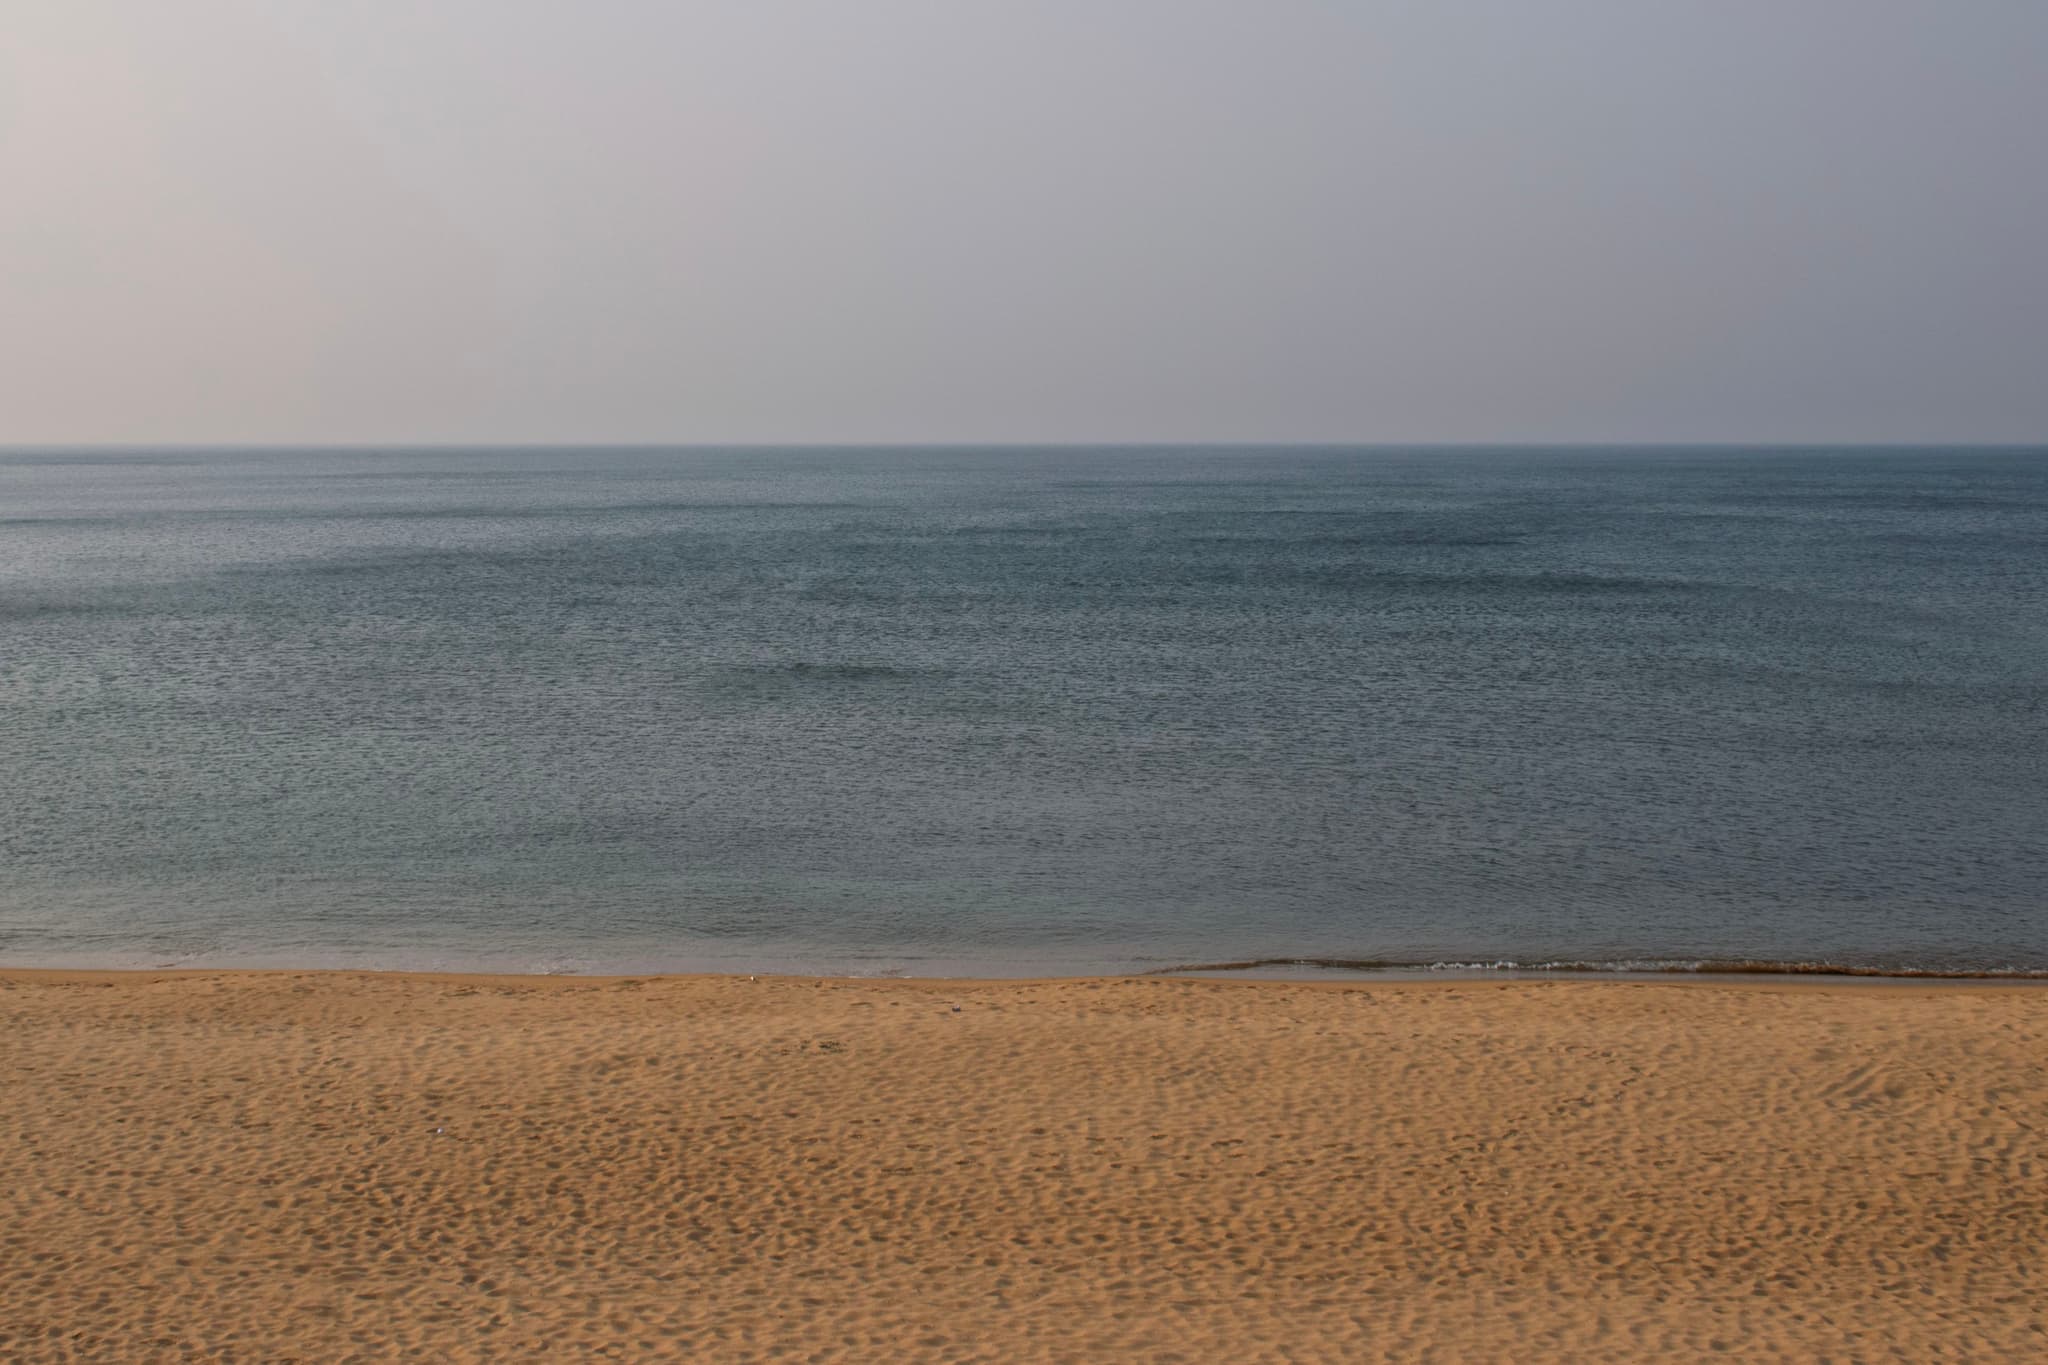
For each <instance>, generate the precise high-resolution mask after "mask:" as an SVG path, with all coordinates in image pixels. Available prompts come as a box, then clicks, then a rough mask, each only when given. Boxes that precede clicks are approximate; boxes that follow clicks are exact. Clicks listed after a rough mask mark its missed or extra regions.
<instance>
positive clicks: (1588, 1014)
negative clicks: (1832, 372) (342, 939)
mask: <svg viewBox="0 0 2048 1365" xmlns="http://www.w3.org/2000/svg"><path fill="white" fill-rule="evenodd" d="M0 1013H4V1016H5V1017H4V1021H0V1357H5V1358H7V1359H10V1360H24V1361H27V1360H54V1359H91V1360H123V1359H181V1358H188V1357H203V1358H220V1359H233V1360H275V1359H301V1360H342V1359H350V1358H364V1359H367V1358H373V1357H378V1358H382V1357H388V1356H391V1355H395V1354H399V1353H409V1354H413V1355H417V1356H419V1357H421V1358H429V1357H431V1358H443V1359H484V1358H499V1359H542V1358H545V1359H566V1358H577V1357H579V1356H583V1355H598V1354H605V1355H610V1356H613V1357H619V1358H653V1357H659V1356H675V1357H680V1356H684V1355H688V1356H690V1357H692V1358H698V1359H753V1358H759V1359H796V1360H803V1359H853V1360H866V1359H880V1358H902V1359H933V1360H941V1359H943V1360H953V1359H960V1360H986V1361H1017V1360H1037V1359H1047V1360H1101V1359H1137V1360H1160V1361H1165V1360H1187V1361H1194V1360H1225V1359H1300V1360H1306V1359H1333V1360H1334V1359H1344V1360H1372V1359H1394V1360H1424V1359H1435V1360H1477V1359H1517V1360H1531V1359H1559V1360H1564V1359H1570V1360H1600V1359H1615V1360H1640V1359H1645V1358H1656V1357H1660V1356H1661V1357H1669V1358H1676V1359H1693V1358H1698V1357H1701V1356H1705V1355H1710V1354H1713V1353H1717V1352H1725V1353H1727V1354H1728V1355H1729V1356H1730V1357H1732V1358H1738V1359H1743V1360H1770V1359H1800V1360H1806V1359H1818V1358H1830V1359H1835V1360H1863V1359H1894V1358H1896V1359H1908V1360H1931V1359H1938V1358H1974V1359H2007V1360H2014V1359H2023V1358H2037V1359H2038V1358H2048V1269H2044V1261H2048V990H2041V989H2027V988H1999V987H1989V986H1987V987H1942V988H1905V987H1889V986H1867V985H1799V986H1778V985H1767V984H1760V983H1747V982H1696V983H1682V984H1681V983H1669V984H1667V983H1641V982H1627V981H1615V982H1580V981H1549V982H1375V983H1369V984H1352V983H1345V984H1323V983H1293V982H1235V981H1231V982H1212V981H1188V980H1172V979H1139V980H1075V981H1054V982H1024V983H1016V982H980V983H970V982H950V983H939V982H876V981H841V980H831V981H810V980H796V979H769V978H762V979H760V980H748V979H746V978H744V977H739V978H732V977H726V978H650V979H645V980H590V979H574V978H484V977H433V976H401V975H357V974H331V975H330V974H318V973H309V974H291V973H247V974H239V973H195V974H152V973H128V974H91V975H88V974H66V973H36V972H11V973H5V974H0Z"/></svg>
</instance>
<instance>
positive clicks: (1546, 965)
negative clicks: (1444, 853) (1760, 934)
mask: <svg viewBox="0 0 2048 1365" xmlns="http://www.w3.org/2000/svg"><path fill="white" fill-rule="evenodd" d="M1273 967H1305V968H1310V969H1314V970H1318V971H1331V972H1358V973H1385V974H1408V973H1418V974H1419V973H1433V972H1441V973H1444V974H1447V975H1458V976H1468V975H1469V976H1484V975H1494V974H1499V975H1515V976H1520V975H1527V976H1542V975H1558V976H1837V977H1859V978H1866V979H1875V980H1909V981H1985V980H1996V981H2048V969H2044V968H2034V967H2004V966H1999V967H1921V966H1871V965H1866V964H1860V963H1849V962H1824V961H1794V960H1780V959H1775V958H1597V959H1595V958H1587V959H1558V960H1554V961H1534V962H1523V961H1518V960H1515V959H1512V958H1501V959H1497V960H1494V961H1490V962H1487V961H1470V962H1458V961H1451V960H1427V959H1405V958H1378V957H1258V958H1245V959H1242V960H1240V961H1234V962H1189V963H1183V964H1180V965H1178V966H1173V967H1154V968H1151V969H1148V970H1147V971H1145V972H1144V973H1143V975H1146V976H1175V975H1181V974H1185V973H1189V972H1255V971H1261V970H1264V969H1267V968H1273Z"/></svg>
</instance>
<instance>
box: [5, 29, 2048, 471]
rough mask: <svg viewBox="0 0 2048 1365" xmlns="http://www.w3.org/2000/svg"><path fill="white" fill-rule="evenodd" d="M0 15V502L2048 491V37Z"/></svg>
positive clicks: (1942, 32) (2010, 32) (2004, 32)
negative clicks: (360, 466)
mask: <svg viewBox="0 0 2048 1365" xmlns="http://www.w3.org/2000/svg"><path fill="white" fill-rule="evenodd" d="M0 9H4V12H5V21H4V23H0V444H17V445H19V444H40V443H91V444H100V443H177V444H197V443H213V442H221V443H270V442H291V443H342V444H353V443H410V442H501V441H502V442H521V443H551V442H585V441H588V442H654V443H667V442H678V443H737V442H750V443H751V442H760V443H783V442H827V443H829V442H855V443H866V442H897V441H902V442H956V441H957V442H1063V441H1076V442H1096V441H1103V442H1136V441H1165V442H1179V441H1217V442H1239V441H1243V442H1322V441H1330V442H1392V443H1407V442H1575V441H1601V442H1608V441H1613V442H1631V441H1682V442H1683V441H1707V442H1723V441H1726V442H1756V441H1762V442H1770V441H1799V442H1809V441H1819V442H1832V441H1897V442H1921V441H1937V442H1979V441H1981V442H2036V441H2048V150H2044V149H2048V3H2043V2H2042V0H1544V2H1543V3H1530V0H1413V2H1412V3H1404V2H1399V0H1349V2H1347V0H1233V2H1232V3H1217V2H1215V0H1000V2H997V0H859V3H855V2H854V0H732V2H731V3H726V2H725V0H576V2H575V3H568V0H419V2H418V3H401V0H352V2H351V3H346V4H337V3H333V0H177V3H167V2H166V0H0Z"/></svg>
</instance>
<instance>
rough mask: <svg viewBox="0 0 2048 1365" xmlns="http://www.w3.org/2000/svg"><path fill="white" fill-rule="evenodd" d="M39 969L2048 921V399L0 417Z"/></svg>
mask: <svg viewBox="0 0 2048 1365" xmlns="http://www.w3.org/2000/svg"><path fill="white" fill-rule="evenodd" d="M0 964H6V965H14V966H138V967H152V968H154V967H216V966H218V967H230V966H303V967H378V968H396V969H437V970H488V971H516V972H629V973H638V972H653V971H728V972H762V971H801V972H820V973H842V974H854V975H860V974H901V975H914V976H948V975H961V974H971V975H1009V976H1025V975H1063V974H1081V973H1097V972H1144V971H1168V970H1175V969H1193V968H1204V969H1215V970H1223V969H1235V968H1244V967H1249V966H1252V965H1258V966H1262V967H1264V968H1266V969H1268V970H1283V971H1284V970H1297V971H1396V972H1405V971H1418V972H1421V971H1498V972H1545V971H1573V972H1582V971H1631V972H1639V971H1796V972H1843V973H1852V974H1853V973H1877V974H1914V973H1922V974H1933V975H1939V974H1963V975H1977V974H2005V975H2028V974H2048V449H1973V448H1966V447H1957V448H1929V449H1903V448H1878V449H1870V448H1861V449H1859V448H1842V449H1821V448H1811V447H1801V448H1786V449H1767V448H1742V449H1707V448H1656V447H1602V448H1555V447H1553V448H1531V449H1510V448H1486V449H1481V448H1463V447H1461V448H1428V447H1374V448H1334V447H1330V448H1301V447H1274V448H1254V447H1231V448H1204V447H1164V446H1160V447H1110V448H1082V447H1057V448H967V447H960V448H940V447H912V448H901V447H888V448H884V447H874V448H775V449H768V448H754V449H749V448H673V449H658V448H631V449H621V448H603V447H591V448H570V447H563V448H546V449H536V448H465V449H454V448H425V449H376V450H359V449H253V448H252V449H186V448H178V449H172V448H163V449H122V450H61V451H60V450H36V449H23V448H13V449H7V450H4V451H0Z"/></svg>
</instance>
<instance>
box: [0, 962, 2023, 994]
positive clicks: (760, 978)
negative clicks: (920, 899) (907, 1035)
mask: <svg viewBox="0 0 2048 1365" xmlns="http://www.w3.org/2000/svg"><path fill="white" fill-rule="evenodd" d="M10 977H21V978H45V979H60V978H62V979H78V980H92V979H96V978H101V977H106V978H112V979H115V980H122V979H129V978H136V977H152V978H153V977H165V978H191V977H256V978H261V977H322V978H351V977H362V978H366V979H378V978H396V979H413V980H421V981H444V982H464V981H469V982H505V983H526V982H533V983H538V982H562V983H565V984H578V983H581V984H591V985H607V984H616V983H619V982H628V981H631V982H651V981H680V982H715V981H746V982H796V983H800V984H806V985H808V984H812V983H818V984H827V985H874V986H912V987H915V986H952V987H961V986H1056V985H1064V984H1100V983H1105V982H1120V983H1142V982H1146V981H1201V982H1211V983H1215V984H1218V985H1229V984H1232V983H1238V984H1245V985H1284V986H1303V987H1312V988H1340V989H1341V988H1346V987H1364V986H1374V985H1428V984H1432V983H1434V984H1440V985H1444V986H1453V985H1541V984H1543V983H1545V982H1560V983H1565V982H1569V983H1575V984H1584V985H1599V984H1603V983H1611V984H1615V985H1676V986H1685V985H1691V986H1706V985H1722V986H1744V985H1754V986H1778V987H1786V986H1800V987H1803V986H1836V987H1844V988H1847V987H1857V988H1864V987H1888V988H1899V989H1910V988H1914V987H1925V988H1929V989H1941V990H1952V989H1958V988H1961V989H1969V988H1998V989H2008V988H2009V989H2040V988H2048V970H2043V971H2035V970H2032V969H2026V970H2019V969H2015V970H2011V971H1992V972H1962V971H1954V972H1951V971H1935V970H1900V971H1886V970H1881V969H1876V968H1860V967H1835V966H1813V967H1805V968H1794V967H1792V966H1790V965H1788V964H1777V965H1767V964H1741V965H1726V966H1723V965H1712V966H1704V967H1695V968H1687V967H1675V966H1674V967H1665V968H1638V967H1614V968H1592V967H1579V966H1572V967H1555V968H1553V967H1486V966H1477V965H1468V964H1458V965H1454V966H1443V967H1433V966H1387V967H1352V966H1340V965H1334V964H1327V963H1323V962H1317V961H1313V960H1305V959H1303V960H1291V959H1268V960H1265V961H1260V962H1252V963H1242V964H1240V963H1217V964H1209V965H1200V964H1198V965H1192V966H1184V967H1165V968H1158V969H1153V970H1146V971H1114V970H1109V971H1094V972H1075V973H1070V974H1067V973H1041V974H1036V975H1019V976H991V975H933V976H925V975H910V974H904V973H899V972H875V973H864V974H850V973H849V974H842V973H834V972H819V971H774V970H764V971H745V970H705V969H689V970H680V971H622V970H603V971H593V972H580V971H498V970H488V969H484V970H472V969H469V968H463V967H418V968H414V967H355V966H310V965H299V966H279V965H263V966H122V967H104V966H85V967H77V966H17V965H11V964H7V963H0V981H4V980H6V979H7V978H10Z"/></svg>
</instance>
